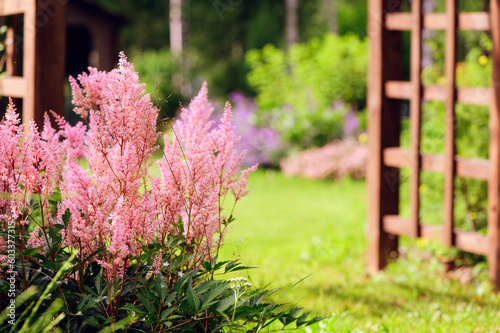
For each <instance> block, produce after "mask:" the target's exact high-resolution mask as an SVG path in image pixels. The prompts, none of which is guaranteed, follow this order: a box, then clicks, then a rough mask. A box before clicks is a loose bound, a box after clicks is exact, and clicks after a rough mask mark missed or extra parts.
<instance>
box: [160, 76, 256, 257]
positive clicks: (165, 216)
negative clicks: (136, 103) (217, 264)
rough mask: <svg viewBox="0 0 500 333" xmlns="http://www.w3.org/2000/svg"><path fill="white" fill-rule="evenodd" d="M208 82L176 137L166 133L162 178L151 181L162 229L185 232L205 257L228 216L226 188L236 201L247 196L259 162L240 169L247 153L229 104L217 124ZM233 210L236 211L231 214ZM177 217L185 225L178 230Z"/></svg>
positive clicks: (183, 118) (216, 242)
mask: <svg viewBox="0 0 500 333" xmlns="http://www.w3.org/2000/svg"><path fill="white" fill-rule="evenodd" d="M213 110H214V109H213V107H212V106H211V105H210V103H209V102H208V91H207V84H206V83H204V84H203V86H202V88H201V90H200V92H199V94H198V96H196V97H195V98H194V99H193V100H192V101H191V103H190V104H189V106H188V107H187V108H184V109H182V112H181V115H180V117H179V119H178V120H177V121H176V122H175V124H174V125H173V128H172V129H173V137H172V138H169V137H168V136H165V148H164V158H163V159H161V160H160V161H159V162H158V166H159V168H160V171H161V179H157V180H154V181H152V182H151V183H152V191H151V192H152V195H153V196H154V197H155V202H157V204H158V206H159V210H160V212H161V213H160V217H159V219H160V221H161V223H160V224H159V225H160V228H163V230H161V233H163V234H166V233H168V232H171V233H174V234H182V235H183V236H184V237H185V238H186V241H187V243H188V244H190V245H191V246H192V247H193V251H194V252H195V254H196V255H197V256H198V258H201V257H207V256H210V255H212V254H214V253H215V252H217V250H218V249H219V248H220V246H221V244H222V240H223V235H224V231H225V226H226V224H225V223H224V222H225V221H226V219H227V218H228V216H226V215H224V214H223V205H224V202H225V198H226V196H227V194H228V192H231V193H232V195H233V196H234V198H235V204H236V202H237V201H238V200H239V199H241V198H242V197H243V196H245V195H246V194H248V192H247V191H246V190H245V187H246V185H247V178H248V174H249V173H250V172H252V171H254V170H255V169H256V168H257V165H254V166H252V167H251V168H249V169H246V170H244V171H242V172H241V173H240V174H239V173H238V171H239V170H238V169H239V166H240V164H241V162H242V160H243V158H244V156H245V151H243V152H239V151H238V150H236V149H235V146H236V144H237V143H238V141H239V139H240V138H239V137H237V136H236V135H235V133H234V128H233V125H232V113H231V107H230V105H229V103H226V107H225V110H224V115H223V117H222V120H221V123H220V125H219V126H218V127H215V128H214V127H213V121H210V116H211V114H212V112H213ZM231 214H232V212H231ZM179 219H180V220H181V221H182V228H176V227H175V226H176V225H177V223H178V221H179Z"/></svg>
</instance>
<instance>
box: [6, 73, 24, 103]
mask: <svg viewBox="0 0 500 333" xmlns="http://www.w3.org/2000/svg"><path fill="white" fill-rule="evenodd" d="M25 91H26V80H25V79H24V78H22V77H20V76H13V77H5V78H3V79H0V95H1V96H7V97H14V98H23V97H24V92H25Z"/></svg>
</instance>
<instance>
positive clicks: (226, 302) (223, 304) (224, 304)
mask: <svg viewBox="0 0 500 333" xmlns="http://www.w3.org/2000/svg"><path fill="white" fill-rule="evenodd" d="M233 304H234V295H231V296H227V297H226V298H224V299H222V301H220V302H219V304H218V305H217V307H216V308H215V311H217V312H221V313H222V312H224V311H226V310H227V308H229V307H230V306H231V305H233Z"/></svg>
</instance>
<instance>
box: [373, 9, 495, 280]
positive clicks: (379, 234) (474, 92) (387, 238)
mask: <svg viewBox="0 0 500 333" xmlns="http://www.w3.org/2000/svg"><path fill="white" fill-rule="evenodd" d="M401 5H402V1H397V0H369V37H370V45H371V46H370V47H371V56H370V70H369V84H368V117H369V126H368V131H369V138H370V139H369V149H370V162H369V171H368V188H369V190H368V205H369V213H368V214H369V216H368V258H367V268H368V271H369V272H371V273H373V272H375V271H377V270H379V269H383V268H384V267H385V265H386V264H387V259H388V258H389V257H396V256H397V236H398V235H406V236H410V237H425V238H428V239H432V240H436V241H439V242H441V243H443V244H445V245H447V246H455V247H457V248H459V249H461V250H463V251H467V252H471V253H475V254H481V255H486V256H488V263H489V275H490V278H491V279H492V280H493V281H494V282H495V283H496V285H497V286H499V287H500V0H491V1H490V13H488V12H478V13H458V11H457V0H446V12H445V13H429V14H423V13H422V0H412V1H411V12H410V13H403V12H401V11H400V8H401ZM422 29H429V30H444V31H445V35H446V50H445V68H446V78H447V80H446V85H443V86H437V85H434V86H423V85H422V81H421V54H422V41H421V34H422ZM458 29H460V30H482V31H488V30H491V34H492V39H493V52H492V59H493V77H492V85H491V87H490V88H467V87H464V88H457V87H456V84H455V78H456V48H457V38H456V36H457V30H458ZM404 30H409V31H411V52H410V56H411V59H410V81H402V80H401V71H400V68H401V66H400V65H401V57H402V55H401V37H400V33H401V31H404ZM401 100H409V101H410V136H411V137H410V140H411V145H410V149H409V150H404V149H402V148H401V147H399V137H400V122H401V115H400V112H401V108H400V107H399V104H398V103H400V101H401ZM423 100H427V101H431V100H437V101H442V102H445V105H446V108H445V110H446V111H445V119H446V124H445V125H446V131H445V153H444V154H443V155H433V154H423V153H422V152H421V151H420V128H421V120H420V117H421V103H422V101H423ZM457 102H460V103H465V104H474V105H488V106H490V120H489V128H490V143H489V147H490V150H489V159H488V160H484V159H465V158H461V157H459V156H457V154H456V147H455V105H456V103H457ZM403 167H407V168H409V169H410V170H411V177H410V191H411V192H410V206H411V207H410V219H404V218H402V217H401V216H399V214H398V206H399V169H400V168H403ZM422 170H428V171H433V172H440V173H444V175H445V180H444V182H445V186H444V188H445V190H444V223H443V225H427V224H424V223H422V221H420V218H419V210H420V203H419V192H418V191H419V186H420V172H421V171H422ZM456 177H469V178H475V179H481V180H486V181H488V205H489V207H488V235H487V236H484V235H480V234H477V233H474V232H464V231H460V230H458V229H455V227H454V220H455V217H454V206H455V202H454V181H455V178H456Z"/></svg>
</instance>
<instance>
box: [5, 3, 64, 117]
mask: <svg viewBox="0 0 500 333" xmlns="http://www.w3.org/2000/svg"><path fill="white" fill-rule="evenodd" d="M66 2H67V1H65V0H0V17H9V20H8V22H9V27H8V30H7V40H6V43H5V44H6V49H5V54H6V57H7V61H6V72H7V73H6V76H5V77H4V78H3V79H1V80H0V96H6V97H13V98H20V99H22V110H23V114H22V118H23V122H24V123H26V121H27V119H29V118H31V119H34V120H35V121H36V122H37V123H38V125H39V126H41V125H42V123H43V113H44V112H45V111H48V110H54V111H55V112H57V113H59V114H64V90H63V87H64V86H63V82H64V70H65V42H66V41H65V39H66V22H65V10H66ZM20 20H22V22H23V24H22V27H20V26H19V24H18V23H19V22H20ZM20 54H22V60H21V59H20V58H19V55H20ZM19 63H22V76H20V75H19V74H20V73H19V72H20V71H19V66H18V64H19Z"/></svg>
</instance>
